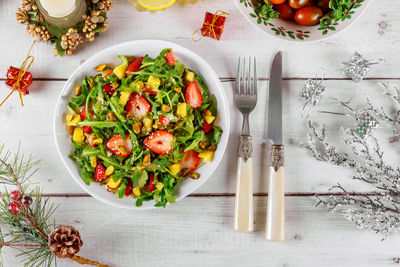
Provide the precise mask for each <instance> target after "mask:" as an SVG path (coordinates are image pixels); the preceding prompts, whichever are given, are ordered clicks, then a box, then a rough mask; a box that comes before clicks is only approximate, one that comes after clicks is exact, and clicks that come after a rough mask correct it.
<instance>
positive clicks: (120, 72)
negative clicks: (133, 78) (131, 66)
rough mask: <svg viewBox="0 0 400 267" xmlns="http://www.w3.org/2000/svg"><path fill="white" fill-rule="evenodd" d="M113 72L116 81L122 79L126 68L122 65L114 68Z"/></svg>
mask: <svg viewBox="0 0 400 267" xmlns="http://www.w3.org/2000/svg"><path fill="white" fill-rule="evenodd" d="M113 72H114V73H115V75H117V77H118V79H120V80H121V79H123V78H124V77H125V72H126V67H125V66H124V65H119V66H118V67H116V68H114V70H113Z"/></svg>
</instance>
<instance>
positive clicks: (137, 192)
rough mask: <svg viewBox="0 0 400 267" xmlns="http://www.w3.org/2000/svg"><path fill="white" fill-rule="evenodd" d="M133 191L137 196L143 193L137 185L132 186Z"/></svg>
mask: <svg viewBox="0 0 400 267" xmlns="http://www.w3.org/2000/svg"><path fill="white" fill-rule="evenodd" d="M132 193H133V194H134V195H135V196H137V197H138V196H140V195H141V194H142V192H140V188H139V186H136V187H134V188H132Z"/></svg>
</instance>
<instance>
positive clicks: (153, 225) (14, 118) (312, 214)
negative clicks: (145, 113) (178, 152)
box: [0, 0, 400, 267]
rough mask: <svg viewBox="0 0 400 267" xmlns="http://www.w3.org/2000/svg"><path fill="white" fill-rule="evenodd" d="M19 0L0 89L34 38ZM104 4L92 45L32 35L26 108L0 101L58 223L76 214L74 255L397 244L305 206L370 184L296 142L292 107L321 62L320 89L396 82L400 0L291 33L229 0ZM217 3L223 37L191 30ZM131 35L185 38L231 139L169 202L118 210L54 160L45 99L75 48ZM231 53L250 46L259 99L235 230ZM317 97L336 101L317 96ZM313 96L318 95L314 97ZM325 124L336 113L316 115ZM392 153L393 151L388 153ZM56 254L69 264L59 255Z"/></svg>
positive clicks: (335, 261) (2, 55) (185, 261)
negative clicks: (147, 7)
mask: <svg viewBox="0 0 400 267" xmlns="http://www.w3.org/2000/svg"><path fill="white" fill-rule="evenodd" d="M17 2H18V1H16V2H15V1H5V0H3V1H0V25H1V26H0V36H1V43H0V80H1V84H2V85H1V86H0V89H1V90H0V98H3V97H4V96H5V95H6V94H7V93H8V92H9V91H8V90H9V89H7V88H6V87H5V85H4V79H5V73H6V70H7V68H8V66H9V65H14V66H18V65H19V64H20V62H21V61H22V59H23V57H24V55H25V53H26V51H27V48H28V47H29V45H30V43H31V42H32V39H31V37H30V36H28V35H27V34H25V27H24V26H22V25H19V24H18V23H17V22H16V21H15V16H14V13H15V11H16V9H17V7H18V5H19V3H17ZM115 2H116V6H115V7H114V8H113V9H112V10H111V12H110V13H109V22H110V27H109V29H108V31H107V32H106V33H105V34H102V36H101V37H100V38H98V39H97V40H96V41H95V42H94V43H92V44H91V45H87V46H85V45H83V46H82V47H80V48H79V49H78V51H77V53H75V54H74V55H73V56H71V57H63V58H56V57H54V56H53V52H52V47H51V46H50V45H46V44H43V43H40V44H39V45H36V47H35V49H34V55H35V63H34V64H33V66H32V68H31V71H32V73H34V76H35V81H34V83H33V85H32V86H31V95H29V96H27V97H25V104H26V106H25V107H24V108H20V107H19V102H18V99H17V97H14V98H13V99H12V100H10V101H8V103H7V104H6V106H5V108H3V109H1V110H0V142H1V143H5V144H6V145H7V148H9V149H11V150H16V149H17V147H18V144H19V142H21V146H22V151H23V152H26V153H28V154H29V153H32V154H33V155H35V156H37V157H38V158H40V159H42V162H41V165H40V170H39V172H38V173H37V174H36V175H35V177H34V179H33V181H35V182H40V184H41V185H42V186H43V187H44V191H45V193H46V194H48V195H49V196H51V197H52V198H54V201H56V202H58V203H60V207H59V209H58V212H57V214H56V217H57V222H58V223H60V224H61V223H65V224H71V225H74V226H75V227H76V228H78V229H79V231H80V232H81V235H82V236H83V240H84V246H83V248H82V251H81V253H80V254H81V255H82V256H85V257H88V258H92V259H95V260H99V261H101V262H104V263H107V264H111V265H112V266H121V267H125V266H318V267H319V266H386V265H394V264H395V262H396V260H395V259H394V258H395V257H398V256H400V251H399V249H398V244H399V242H400V236H398V235H393V236H390V237H389V238H388V240H386V241H384V242H381V241H380V237H379V236H375V235H374V234H373V233H370V232H366V231H363V230H358V229H356V227H355V226H354V225H353V224H352V223H350V222H347V221H345V220H344V217H343V216H342V215H341V214H340V213H328V212H327V211H326V210H324V209H322V208H315V207H314V205H315V204H316V199H315V197H314V194H315V193H324V192H327V190H328V189H329V188H330V186H331V185H334V184H336V183H337V182H340V183H341V184H342V185H343V186H345V187H346V188H349V189H352V190H355V191H356V192H360V193H367V192H369V193H371V192H372V193H373V191H371V190H372V189H371V188H370V187H368V186H365V185H362V184H361V183H359V182H355V181H353V180H351V178H350V175H349V174H350V172H349V171H348V170H343V169H341V168H338V167H334V166H331V165H328V164H325V163H321V162H317V161H315V160H313V159H312V158H311V157H310V156H309V155H308V154H307V153H306V152H305V151H304V150H303V149H301V148H300V147H299V144H300V143H301V142H304V141H306V131H305V124H304V120H303V119H302V117H301V116H300V115H299V110H300V105H301V102H300V101H299V99H298V97H297V96H298V92H299V90H301V88H302V86H303V84H304V82H305V80H306V79H307V78H308V77H314V76H315V74H316V73H317V72H318V71H320V68H321V67H323V69H324V72H325V73H326V78H327V79H326V82H325V85H326V87H327V92H326V96H325V99H328V96H335V97H340V98H341V99H349V98H352V99H358V100H361V99H362V98H363V97H364V96H365V95H370V96H372V97H373V99H377V100H378V101H379V99H380V94H379V92H377V91H378V90H377V87H376V82H377V81H378V80H387V79H390V80H393V82H395V83H396V82H398V83H400V81H399V80H400V73H399V68H400V53H398V52H399V43H400V35H399V33H400V13H399V12H398V10H400V1H399V0H381V1H372V3H371V5H370V7H369V8H368V10H367V12H366V13H365V15H364V16H362V17H361V18H360V19H359V20H358V21H357V22H356V23H355V24H354V25H352V26H351V27H350V28H349V29H347V30H346V31H345V32H343V33H340V34H338V35H336V36H334V37H332V38H330V39H328V40H326V41H321V42H313V43H304V44H299V43H289V42H283V41H280V40H277V39H274V38H272V37H270V36H267V35H262V34H261V33H260V32H259V31H258V30H256V29H254V28H253V27H252V26H250V25H249V24H248V23H247V21H246V20H245V19H244V18H243V17H242V16H241V14H240V13H239V11H238V10H237V9H236V7H235V5H234V3H233V2H232V1H231V0H207V1H202V2H199V3H197V4H196V5H193V6H186V7H181V6H173V7H171V8H170V9H168V10H167V11H164V12H158V13H140V12H137V11H136V10H135V9H134V8H133V7H132V6H131V4H130V3H129V2H128V1H127V0H116V1H115ZM218 9H222V10H225V11H227V12H229V13H231V15H230V16H229V17H228V19H227V23H226V27H225V32H224V34H223V38H222V41H219V42H217V41H215V40H212V39H208V38H204V39H203V40H202V41H201V42H198V43H194V42H193V41H192V40H191V35H192V32H193V31H194V30H195V29H197V28H198V27H199V26H200V25H201V23H202V20H203V16H204V12H205V11H211V12H213V11H215V10H218ZM135 39H165V40H170V41H173V42H177V43H179V44H181V45H183V46H186V47H188V48H190V49H192V50H193V51H195V52H197V53H198V54H200V55H201V56H202V57H204V58H205V59H206V60H207V61H208V62H209V63H210V64H211V65H212V66H213V68H214V69H215V70H216V72H217V74H218V75H219V77H220V78H221V81H222V82H223V84H224V86H225V90H226V92H227V94H228V96H229V101H230V105H231V114H232V118H231V122H232V130H231V139H230V142H229V147H228V148H227V152H226V156H225V158H224V159H223V161H222V162H221V164H220V166H219V168H218V169H217V171H216V172H215V173H214V175H213V176H212V177H211V178H210V179H209V181H207V183H206V184H204V185H203V186H202V187H201V188H200V189H199V190H198V191H197V192H195V193H194V194H192V195H190V196H189V197H187V198H185V199H183V200H182V201H180V202H179V203H177V204H175V205H172V206H170V207H168V208H167V209H156V210H151V211H135V212H134V211H128V212H127V211H125V210H120V209H116V208H113V207H109V206H105V205H104V204H102V203H100V202H99V201H96V200H95V199H93V198H92V197H90V196H88V195H86V194H85V193H83V191H82V189H80V188H79V187H78V185H76V184H75V182H74V181H73V180H72V179H71V178H70V177H69V175H68V173H67V172H66V170H65V169H64V167H63V166H62V164H61V162H60V160H59V158H58V155H56V151H55V145H54V141H53V136H52V118H53V111H54V107H55V101H56V98H57V96H58V94H59V93H60V91H61V89H62V87H63V85H64V83H65V81H66V79H67V78H68V76H69V75H70V73H71V72H72V71H73V70H74V69H75V68H76V67H77V66H79V65H80V64H81V63H82V62H83V61H84V60H85V59H87V58H88V57H90V56H91V55H93V54H94V53H96V52H97V51H99V50H101V49H104V48H106V47H108V46H110V45H113V44H117V43H120V42H124V41H129V40H135ZM277 50H283V51H284V55H285V60H284V77H285V81H284V87H285V92H284V133H285V144H286V148H287V150H286V155H287V156H286V159H287V160H286V170H287V178H286V184H285V186H286V192H287V193H286V214H287V219H286V225H287V230H286V231H287V233H286V237H287V240H286V241H285V242H282V243H269V242H267V241H265V240H264V228H265V212H266V177H265V170H266V162H263V160H262V159H263V153H264V151H263V149H262V147H263V146H262V144H263V143H265V133H264V127H265V123H264V122H265V119H266V117H265V104H263V103H262V102H263V99H264V100H265V99H266V89H267V87H266V85H267V72H268V69H269V64H270V60H271V58H272V55H273V53H274V52H275V51H277ZM356 50H357V51H359V52H360V53H361V54H364V55H366V57H369V58H384V59H386V63H385V64H381V65H379V66H377V67H376V68H375V69H374V70H373V71H372V72H371V73H370V74H369V76H368V79H367V80H365V81H363V82H361V83H360V84H355V83H352V82H351V81H349V80H346V79H343V76H342V75H341V73H340V71H339V68H340V63H341V62H342V61H343V60H346V59H347V58H349V57H350V56H351V54H352V53H353V52H354V51H356ZM239 55H255V56H256V57H257V60H258V63H259V64H258V70H259V77H260V83H259V85H260V87H259V91H260V102H261V103H260V104H259V105H258V106H257V108H256V110H255V111H254V112H253V114H252V117H251V123H252V125H251V130H252V133H253V135H254V139H255V145H254V147H255V152H254V154H255V181H254V192H255V198H254V201H255V210H254V212H255V229H256V231H255V232H254V233H250V234H239V233H236V232H234V231H233V226H232V224H233V206H234V193H235V191H234V190H235V178H236V177H235V175H236V158H235V157H233V156H230V155H236V150H237V141H238V136H239V133H240V127H241V125H240V124H241V118H240V114H239V113H238V111H237V110H236V108H235V105H234V103H233V100H232V81H233V80H234V76H235V75H234V73H235V68H236V60H237V57H238V56H239ZM324 101H325V103H324V105H325V107H327V109H328V108H329V107H332V108H334V106H333V105H334V104H333V103H329V100H324ZM321 104H322V103H321ZM321 119H324V120H326V121H327V122H328V123H329V125H330V127H329V128H328V133H330V134H335V131H337V128H338V127H336V126H338V125H342V124H343V123H346V122H345V121H344V120H343V118H342V117H340V116H339V117H335V116H324V117H322V116H321ZM388 160H392V161H394V162H396V161H397V162H398V161H399V159H398V158H390V159H389V157H388ZM15 255H16V253H15V252H14V251H13V250H11V249H4V252H3V258H4V262H5V263H6V266H20V263H19V260H18V259H17V258H15V257H14V256H15ZM58 263H59V266H77V265H76V264H74V263H71V262H70V261H59V262H58Z"/></svg>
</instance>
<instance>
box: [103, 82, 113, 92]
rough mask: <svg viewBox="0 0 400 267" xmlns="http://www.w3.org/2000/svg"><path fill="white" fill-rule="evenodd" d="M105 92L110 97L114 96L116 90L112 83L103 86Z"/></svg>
mask: <svg viewBox="0 0 400 267" xmlns="http://www.w3.org/2000/svg"><path fill="white" fill-rule="evenodd" d="M103 91H104V92H106V93H107V94H109V95H112V94H114V92H115V89H114V87H113V86H112V84H111V83H107V84H105V85H103Z"/></svg>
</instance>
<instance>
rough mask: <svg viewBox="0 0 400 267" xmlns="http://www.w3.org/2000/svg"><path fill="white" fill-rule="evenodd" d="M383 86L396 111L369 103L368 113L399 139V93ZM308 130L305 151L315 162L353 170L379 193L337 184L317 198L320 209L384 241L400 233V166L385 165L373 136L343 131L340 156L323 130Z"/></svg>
mask: <svg viewBox="0 0 400 267" xmlns="http://www.w3.org/2000/svg"><path fill="white" fill-rule="evenodd" d="M382 86H383V88H386V89H388V90H386V91H385V95H386V96H388V97H389V98H390V99H391V100H393V105H394V108H393V110H392V111H391V112H390V113H388V112H386V111H385V110H384V108H383V107H378V108H377V107H375V106H374V105H373V104H372V103H371V101H369V100H368V99H367V105H368V107H369V108H368V111H369V112H371V113H373V114H374V115H375V116H376V118H378V119H379V120H380V122H381V123H382V122H385V123H387V125H390V127H389V128H390V129H391V130H393V133H394V134H395V135H397V136H399V134H400V131H399V130H400V121H399V118H400V90H399V89H397V88H395V87H393V86H391V85H389V84H385V85H382ZM389 89H390V90H389ZM308 129H309V134H308V142H307V143H306V144H303V145H302V147H304V148H305V149H307V150H308V151H309V152H310V153H311V155H312V156H313V157H314V158H315V159H317V160H319V161H323V162H328V163H331V164H334V165H337V166H342V167H346V168H349V169H351V170H352V171H353V174H352V177H353V179H355V180H359V181H362V182H365V183H367V184H370V185H372V186H374V187H375V188H376V191H377V192H378V193H373V194H357V193H354V192H348V191H346V190H345V188H343V187H342V186H341V185H340V184H338V185H336V186H333V187H332V188H331V189H330V193H331V194H330V195H329V196H321V195H317V199H318V201H319V202H318V204H317V206H320V205H322V206H325V207H326V208H327V209H328V210H330V211H334V210H336V209H339V208H340V210H341V211H342V212H343V213H344V215H345V218H346V219H347V220H349V221H352V222H354V223H355V224H356V226H357V227H358V228H361V229H368V230H372V231H374V232H376V233H379V234H381V235H382V237H383V239H384V238H386V237H387V235H388V234H389V233H391V232H393V231H400V166H397V167H396V166H391V165H389V164H387V163H385V161H384V159H383V155H384V153H383V151H382V149H381V146H380V143H379V141H378V139H377V138H376V137H375V136H374V134H369V135H368V136H367V137H365V138H363V137H362V136H360V135H359V134H357V132H356V131H354V130H352V129H343V128H342V129H341V135H342V140H343V142H344V144H346V145H347V149H346V151H345V152H341V151H338V149H337V148H336V147H335V145H333V144H331V143H329V142H328V141H327V137H326V133H325V128H324V126H319V125H317V124H316V123H314V122H312V121H308ZM399 153H400V152H399Z"/></svg>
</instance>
